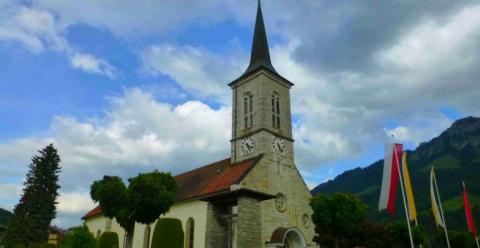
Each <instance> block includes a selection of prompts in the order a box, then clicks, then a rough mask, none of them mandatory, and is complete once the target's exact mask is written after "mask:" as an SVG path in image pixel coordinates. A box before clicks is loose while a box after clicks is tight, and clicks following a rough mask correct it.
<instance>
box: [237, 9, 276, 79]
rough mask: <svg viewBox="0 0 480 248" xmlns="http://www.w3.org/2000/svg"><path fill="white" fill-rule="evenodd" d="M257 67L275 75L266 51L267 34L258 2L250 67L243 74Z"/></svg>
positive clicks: (268, 53)
mask: <svg viewBox="0 0 480 248" xmlns="http://www.w3.org/2000/svg"><path fill="white" fill-rule="evenodd" d="M259 67H265V68H266V69H268V70H271V71H272V72H274V73H276V71H275V69H274V68H273V65H272V62H271V60H270V52H269V50H268V41H267V32H266V31H265V24H264V22H263V14H262V5H261V2H260V0H258V9H257V19H256V21H255V31H254V33H253V43H252V54H251V57H250V65H249V66H248V68H247V70H246V71H245V73H244V74H247V73H249V72H251V71H253V70H255V69H258V68H259Z"/></svg>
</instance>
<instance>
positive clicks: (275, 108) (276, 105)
mask: <svg viewBox="0 0 480 248" xmlns="http://www.w3.org/2000/svg"><path fill="white" fill-rule="evenodd" d="M272 126H273V128H280V95H278V93H277V92H273V94H272Z"/></svg>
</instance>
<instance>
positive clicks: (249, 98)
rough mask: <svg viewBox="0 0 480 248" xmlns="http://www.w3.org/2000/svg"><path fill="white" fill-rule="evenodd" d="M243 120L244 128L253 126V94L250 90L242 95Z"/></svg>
mask: <svg viewBox="0 0 480 248" xmlns="http://www.w3.org/2000/svg"><path fill="white" fill-rule="evenodd" d="M243 121H244V128H251V127H252V126H253V95H252V93H250V92H248V93H245V95H244V96H243Z"/></svg>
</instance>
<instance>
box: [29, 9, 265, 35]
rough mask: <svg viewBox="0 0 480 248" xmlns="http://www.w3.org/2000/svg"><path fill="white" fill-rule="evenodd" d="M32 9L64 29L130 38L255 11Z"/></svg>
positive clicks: (239, 16)
mask: <svg viewBox="0 0 480 248" xmlns="http://www.w3.org/2000/svg"><path fill="white" fill-rule="evenodd" d="M35 6H36V7H38V8H41V9H47V10H49V11H52V12H53V13H56V14H57V15H59V16H60V21H61V23H62V25H64V26H68V25H72V24H76V23H86V24H88V25H90V26H94V27H100V28H105V29H108V30H111V31H112V32H113V33H115V34H117V35H120V36H124V37H126V36H129V37H130V38H133V37H138V36H139V35H140V36H143V35H151V34H165V33H166V32H167V31H178V30H180V29H182V28H183V27H184V26H185V25H188V24H189V23H191V21H192V20H195V22H196V23H198V24H203V25H209V24H211V23H213V22H220V21H224V20H225V19H234V20H235V19H238V18H241V17H242V16H244V14H245V13H248V12H247V10H249V9H250V10H251V11H253V10H255V8H256V3H255V1H234V0H225V1H216V0H204V1H195V0H181V1H178V0H163V1H150V0H137V1H123V2H122V4H118V3H116V2H112V1H92V0H86V1H75V0H65V1H55V0H40V1H37V2H36V4H35ZM106 10H108V11H106ZM251 11H250V13H249V14H250V15H251V14H252V12H251Z"/></svg>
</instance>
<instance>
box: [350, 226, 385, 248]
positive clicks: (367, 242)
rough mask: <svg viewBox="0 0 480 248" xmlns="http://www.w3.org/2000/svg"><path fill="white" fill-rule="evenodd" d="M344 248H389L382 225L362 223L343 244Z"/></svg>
mask: <svg viewBox="0 0 480 248" xmlns="http://www.w3.org/2000/svg"><path fill="white" fill-rule="evenodd" d="M345 246H346V247H369V248H383V247H389V246H390V242H389V236H388V234H387V232H386V230H385V226H384V225H383V224H376V223H370V222H368V221H366V220H365V221H363V222H362V223H361V224H360V225H359V226H358V228H357V229H356V231H354V232H353V233H352V235H351V237H349V238H348V241H347V242H346V244H345Z"/></svg>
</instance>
